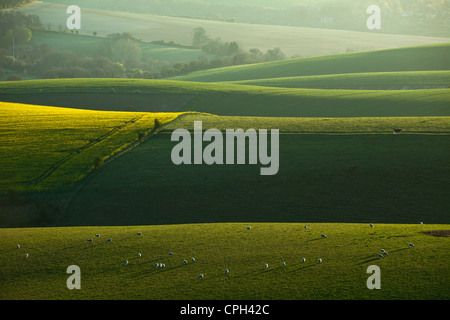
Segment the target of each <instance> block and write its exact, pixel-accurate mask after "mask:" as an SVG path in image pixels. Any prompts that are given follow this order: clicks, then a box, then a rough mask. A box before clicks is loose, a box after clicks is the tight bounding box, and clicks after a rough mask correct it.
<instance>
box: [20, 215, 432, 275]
mask: <svg viewBox="0 0 450 320" xmlns="http://www.w3.org/2000/svg"><path fill="white" fill-rule="evenodd" d="M420 224H423V222H420ZM370 227H371V228H373V227H374V225H373V224H372V223H371V224H370ZM304 228H305V229H306V228H308V226H307V225H305V226H304ZM247 230H251V227H250V226H248V227H247ZM137 235H138V236H142V232H138V233H137ZM320 236H321V238H327V236H326V235H325V234H321V235H320ZM95 237H97V238H99V237H100V234H96V235H95ZM93 241H94V239H93V238H89V239H88V242H93ZM111 241H112V239H111V238H108V239H107V240H106V242H111ZM408 246H409V247H415V246H414V244H413V243H409V245H408ZM17 249H20V245H19V244H18V245H17ZM173 255H174V254H173V252H169V256H173ZM387 255H388V253H387V252H386V250H384V249H381V253H380V254H378V257H379V258H384V257H385V256H387ZM137 256H138V257H139V258H141V257H142V254H141V253H138V254H137ZM24 257H25V258H28V257H29V255H28V253H26V254H25V256H24ZM191 261H192V262H195V258H191ZM301 261H302V262H306V258H302V260H301ZM322 261H323V260H322V258H319V259H318V263H322ZM183 263H184V264H188V261H187V260H184V261H183ZM127 264H128V260H125V261H124V265H127ZM286 265H287V264H286V262H284V261H283V262H282V266H283V267H286ZM154 267H155V268H165V267H166V265H165V264H164V263H161V262H158V263H156V264H155V265H154ZM264 268H265V269H268V268H269V264H268V263H266V264H265V265H264ZM229 273H230V270H229V269H225V274H229ZM198 277H199V278H200V279H201V278H204V275H203V274H200V275H199V276H198Z"/></svg>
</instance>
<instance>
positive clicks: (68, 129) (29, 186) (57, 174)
mask: <svg viewBox="0 0 450 320" xmlns="http://www.w3.org/2000/svg"><path fill="white" fill-rule="evenodd" d="M0 113H1V117H0V119H1V120H0V139H1V141H2V144H1V146H0V154H1V155H2V156H1V157H0V158H1V160H0V166H1V168H2V172H1V175H0V190H1V191H2V193H4V192H5V191H6V190H8V189H12V190H15V191H19V192H20V191H39V190H40V191H42V190H60V189H64V188H68V187H69V188H70V187H73V185H74V184H75V183H76V182H78V181H80V180H81V179H83V178H84V177H85V176H86V175H87V174H88V173H89V172H90V171H91V170H92V169H93V161H94V158H95V157H97V156H98V157H101V158H102V159H104V160H107V159H108V158H109V157H110V156H112V155H114V154H117V153H119V152H121V151H122V150H125V149H126V148H127V147H129V146H130V145H132V144H133V143H136V142H137V141H138V133H139V132H141V133H143V134H145V135H147V134H149V133H150V132H151V131H152V130H153V128H154V122H155V119H158V120H159V121H160V123H161V124H164V123H166V122H168V121H171V120H173V119H174V118H176V117H177V116H178V114H176V113H167V114H149V113H127V112H100V111H87V110H77V109H64V108H55V107H42V106H35V105H22V104H11V103H4V102H1V103H0Z"/></svg>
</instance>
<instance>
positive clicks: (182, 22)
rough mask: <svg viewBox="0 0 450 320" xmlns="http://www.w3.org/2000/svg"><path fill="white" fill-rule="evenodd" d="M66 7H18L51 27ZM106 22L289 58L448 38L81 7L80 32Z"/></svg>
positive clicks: (117, 28) (153, 36) (144, 33)
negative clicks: (196, 35)
mask: <svg viewBox="0 0 450 320" xmlns="http://www.w3.org/2000/svg"><path fill="white" fill-rule="evenodd" d="M66 9H67V5H61V4H54V3H47V2H43V3H39V4H37V5H35V6H30V7H27V8H23V9H20V11H21V12H24V13H26V14H35V15H38V16H39V17H40V19H41V21H42V23H43V24H44V26H47V25H48V24H49V23H50V24H51V25H52V26H53V27H54V28H56V27H57V26H59V25H61V26H65V25H66V20H67V17H68V16H67V15H66V14H65V12H66ZM111 26H114V32H130V33H131V34H132V35H133V36H135V37H136V38H142V39H143V40H144V41H154V40H165V41H170V40H173V41H175V42H177V43H181V44H183V45H191V44H192V31H193V30H194V28H197V27H203V28H204V29H205V30H206V31H207V33H208V34H209V35H210V36H211V37H212V38H216V37H220V38H222V40H223V41H224V42H230V41H236V42H238V43H239V46H240V47H241V48H243V49H246V50H247V49H250V48H259V49H261V50H263V51H266V50H268V49H273V48H275V47H279V48H281V49H282V51H283V52H284V53H285V54H286V55H287V56H288V57H291V56H293V55H300V56H302V57H311V56H319V55H326V54H337V53H344V52H346V51H347V49H354V48H361V47H363V48H370V49H371V50H377V49H388V48H396V47H405V46H416V45H426V44H436V43H446V42H450V40H449V39H448V38H437V37H423V36H405V35H395V34H381V33H371V32H353V31H343V30H331V29H318V28H299V27H286V26H273V25H258V24H246V23H228V22H218V21H210V20H196V19H187V18H177V17H168V16H157V15H150V14H137V13H130V12H119V11H107V10H96V9H89V8H83V22H82V26H81V33H83V34H88V35H91V34H92V33H93V32H94V31H96V32H97V33H98V34H99V35H100V36H106V35H108V34H110V33H111Z"/></svg>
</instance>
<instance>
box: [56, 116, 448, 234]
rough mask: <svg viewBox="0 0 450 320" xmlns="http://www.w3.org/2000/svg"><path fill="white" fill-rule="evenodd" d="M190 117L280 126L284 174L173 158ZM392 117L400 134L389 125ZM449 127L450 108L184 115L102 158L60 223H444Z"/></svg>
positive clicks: (218, 124)
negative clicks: (426, 113)
mask: <svg viewBox="0 0 450 320" xmlns="http://www.w3.org/2000/svg"><path fill="white" fill-rule="evenodd" d="M194 120H201V121H203V128H204V130H206V128H218V129H222V130H223V129H224V128H243V129H248V128H255V129H258V128H279V129H280V156H279V157H280V170H279V172H278V174H277V175H275V176H260V172H259V171H260V167H261V165H212V166H207V165H202V166H199V165H180V166H176V165H174V164H172V162H171V150H172V148H173V147H174V146H175V145H176V143H175V142H171V141H170V134H169V133H170V132H171V130H173V129H176V128H188V129H192V128H193V122H194ZM396 127H401V128H403V129H404V131H405V132H404V134H403V135H400V136H396V135H394V134H392V130H393V128H396ZM449 134H450V119H449V118H448V117H439V118H383V119H373V120H371V119H364V118H358V119H299V118H281V119H275V118H267V119H264V118H245V117H206V116H200V117H199V116H186V117H184V118H183V119H181V120H179V121H176V122H174V123H173V124H171V125H170V126H168V127H166V129H165V131H164V132H162V133H160V134H158V135H157V136H155V137H154V138H152V139H151V140H149V141H148V142H146V143H144V144H143V145H141V146H139V147H138V148H136V149H134V150H132V151H130V152H129V153H127V154H125V155H124V156H123V157H121V158H119V159H117V160H116V161H114V162H113V163H111V164H109V165H108V166H105V167H104V168H103V169H102V170H101V172H100V173H99V174H98V175H96V176H95V177H94V178H93V179H92V180H91V181H90V182H89V184H88V185H86V186H85V187H84V188H83V189H82V190H81V191H80V193H79V194H78V195H77V197H76V198H75V199H74V200H73V201H72V203H71V205H70V206H69V208H68V210H67V212H66V213H65V215H64V217H63V218H62V220H61V224H62V225H67V226H69V225H99V226H100V225H135V224H166V223H170V224H179V223H192V222H195V223H197V222H198V223H200V222H238V221H239V222H247V221H257V222H299V221H301V222H367V223H369V222H378V223H381V222H385V223H416V222H419V221H422V220H425V221H429V222H430V223H448V211H449V207H448V201H447V194H448V192H449V190H448V182H449V181H450V180H449V179H450V175H449V172H450V171H449V169H450V167H449V164H448V161H447V159H448V158H449V156H450V153H449V152H450V149H449V148H448V146H449V143H450V140H449ZM206 144H207V143H204V145H206ZM353 166H357V167H358V168H357V170H355V171H349V169H350V168H351V167H353ZM130 167H132V168H133V170H132V171H131V172H130V170H129V168H130ZM115 181H120V183H119V184H117V183H115ZM174 198H176V199H177V201H171V199H174ZM140 199H145V201H141V200H140ZM130 212H133V214H130Z"/></svg>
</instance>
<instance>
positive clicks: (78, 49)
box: [31, 31, 211, 63]
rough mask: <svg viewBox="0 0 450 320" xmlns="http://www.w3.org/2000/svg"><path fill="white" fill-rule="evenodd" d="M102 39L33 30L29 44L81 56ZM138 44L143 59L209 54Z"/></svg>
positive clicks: (174, 60) (191, 57)
mask: <svg viewBox="0 0 450 320" xmlns="http://www.w3.org/2000/svg"><path fill="white" fill-rule="evenodd" d="M104 39H105V38H104V37H100V36H96V37H95V36H92V35H85V34H71V33H57V32H42V31H35V32H33V37H32V40H31V44H33V45H43V44H48V45H49V46H50V47H52V48H53V49H55V50H62V51H64V50H69V51H72V52H74V53H75V54H76V55H77V56H79V57H83V56H93V55H95V54H97V53H98V50H99V47H100V46H101V44H102V41H104ZM139 45H140V48H141V50H142V60H143V61H146V60H148V59H149V58H151V59H153V60H161V61H162V60H163V61H168V62H170V63H178V62H189V61H191V60H196V59H197V58H198V57H200V56H207V57H210V56H211V55H209V54H207V53H205V52H203V51H201V50H198V49H189V48H182V47H170V46H163V45H157V44H152V43H150V42H144V41H140V42H139Z"/></svg>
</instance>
